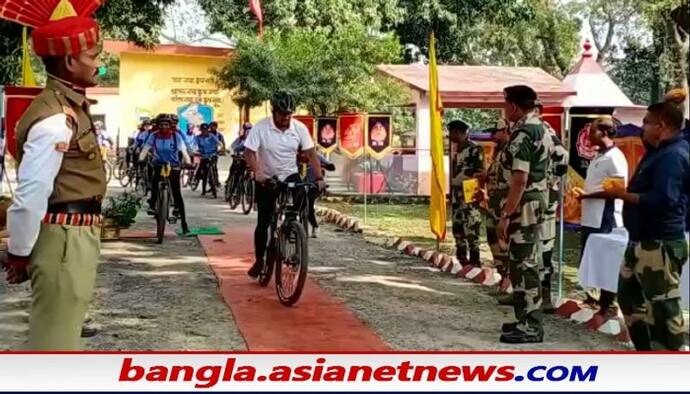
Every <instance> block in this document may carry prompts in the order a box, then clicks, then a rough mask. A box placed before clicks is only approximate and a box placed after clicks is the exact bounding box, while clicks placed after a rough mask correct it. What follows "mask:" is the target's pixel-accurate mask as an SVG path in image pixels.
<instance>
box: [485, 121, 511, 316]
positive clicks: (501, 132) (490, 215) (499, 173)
mask: <svg viewBox="0 0 690 394" xmlns="http://www.w3.org/2000/svg"><path fill="white" fill-rule="evenodd" d="M491 137H492V139H493V141H494V142H495V143H496V147H495V149H494V158H493V160H492V161H491V165H490V166H489V169H488V171H487V176H486V185H485V186H486V191H487V200H488V201H487V207H486V208H487V210H486V239H487V241H488V242H489V247H490V248H491V254H492V255H493V259H494V265H495V266H496V270H497V271H498V273H499V274H501V277H502V278H503V279H504V280H509V279H508V272H509V264H508V254H507V250H506V249H505V247H502V246H501V245H500V243H499V242H498V236H497V235H496V227H497V226H498V222H499V220H500V219H501V210H502V209H503V206H502V205H501V203H502V202H503V201H504V200H505V198H506V197H507V196H508V180H509V179H506V178H504V174H505V171H504V168H502V167H501V163H503V162H504V158H503V156H504V155H505V148H506V147H507V146H508V140H509V138H510V129H509V126H508V122H507V121H505V120H503V119H501V120H500V121H499V122H498V123H497V124H496V127H495V128H493V129H492V130H491ZM510 298H511V300H512V295H511V296H510ZM503 304H505V303H503ZM511 304H512V303H511Z"/></svg>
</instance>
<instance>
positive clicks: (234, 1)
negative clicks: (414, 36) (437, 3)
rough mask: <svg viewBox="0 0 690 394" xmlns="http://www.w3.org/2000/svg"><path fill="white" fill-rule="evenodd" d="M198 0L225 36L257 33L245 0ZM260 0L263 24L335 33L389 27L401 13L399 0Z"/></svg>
mask: <svg viewBox="0 0 690 394" xmlns="http://www.w3.org/2000/svg"><path fill="white" fill-rule="evenodd" d="M198 2H199V4H200V5H201V7H202V8H203V9H204V11H206V13H207V15H208V16H209V19H210V24H211V29H212V30H215V31H220V32H223V33H225V34H226V35H228V36H232V35H234V34H236V33H249V34H256V32H257V24H256V20H255V18H254V16H253V15H252V14H251V12H250V11H249V7H248V6H247V1H246V0H198ZM261 3H262V7H263V13H264V23H265V25H266V26H267V27H270V28H271V29H275V30H280V31H288V30H292V29H298V28H300V29H301V28H305V29H310V30H321V31H324V32H326V33H334V32H339V31H342V30H347V29H349V27H350V26H351V25H360V26H367V28H369V29H370V30H371V31H382V30H389V28H390V27H391V26H393V25H395V24H396V23H398V22H400V21H401V20H402V18H403V15H404V10H403V9H401V8H400V7H399V6H398V0H263V1H262V2H261Z"/></svg>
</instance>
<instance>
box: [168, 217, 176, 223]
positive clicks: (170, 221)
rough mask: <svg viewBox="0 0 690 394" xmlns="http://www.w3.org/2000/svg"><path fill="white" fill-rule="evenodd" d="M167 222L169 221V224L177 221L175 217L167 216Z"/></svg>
mask: <svg viewBox="0 0 690 394" xmlns="http://www.w3.org/2000/svg"><path fill="white" fill-rule="evenodd" d="M168 223H170V224H175V223H177V218H168Z"/></svg>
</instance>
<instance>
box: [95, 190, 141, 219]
mask: <svg viewBox="0 0 690 394" xmlns="http://www.w3.org/2000/svg"><path fill="white" fill-rule="evenodd" d="M142 206H143V199H142V198H141V197H139V196H138V195H137V194H136V193H132V192H124V193H122V194H120V195H119V196H117V197H108V203H107V205H106V207H105V209H104V210H103V217H104V218H106V219H112V220H113V223H114V224H115V226H117V227H119V228H128V227H129V226H131V225H132V224H134V219H135V218H136V217H137V213H139V209H141V207H142Z"/></svg>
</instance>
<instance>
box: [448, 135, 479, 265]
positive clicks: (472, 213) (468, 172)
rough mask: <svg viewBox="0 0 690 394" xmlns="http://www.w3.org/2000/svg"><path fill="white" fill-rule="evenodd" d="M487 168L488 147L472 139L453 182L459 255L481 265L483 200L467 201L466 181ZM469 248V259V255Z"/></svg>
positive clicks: (460, 154) (459, 159) (462, 152)
mask: <svg viewBox="0 0 690 394" xmlns="http://www.w3.org/2000/svg"><path fill="white" fill-rule="evenodd" d="M483 170H484V150H483V149H482V147H481V146H479V145H478V144H477V143H476V142H474V141H470V140H469V139H468V140H467V142H466V143H465V146H464V147H463V148H462V149H461V150H460V152H458V154H457V159H456V164H455V171H454V172H453V174H454V176H455V177H454V179H453V186H455V192H454V199H453V200H454V203H453V211H454V213H453V236H454V237H455V245H456V256H457V258H458V260H460V262H461V263H462V264H467V263H468V262H469V263H470V264H473V265H480V259H479V232H480V231H481V225H482V214H481V211H480V210H479V204H477V203H474V202H472V203H470V204H467V203H466V202H465V197H464V193H463V187H462V182H463V181H465V180H468V179H472V178H473V177H474V176H475V175H476V174H477V173H480V172H482V171H483ZM468 252H469V260H468V258H467V256H468Z"/></svg>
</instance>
